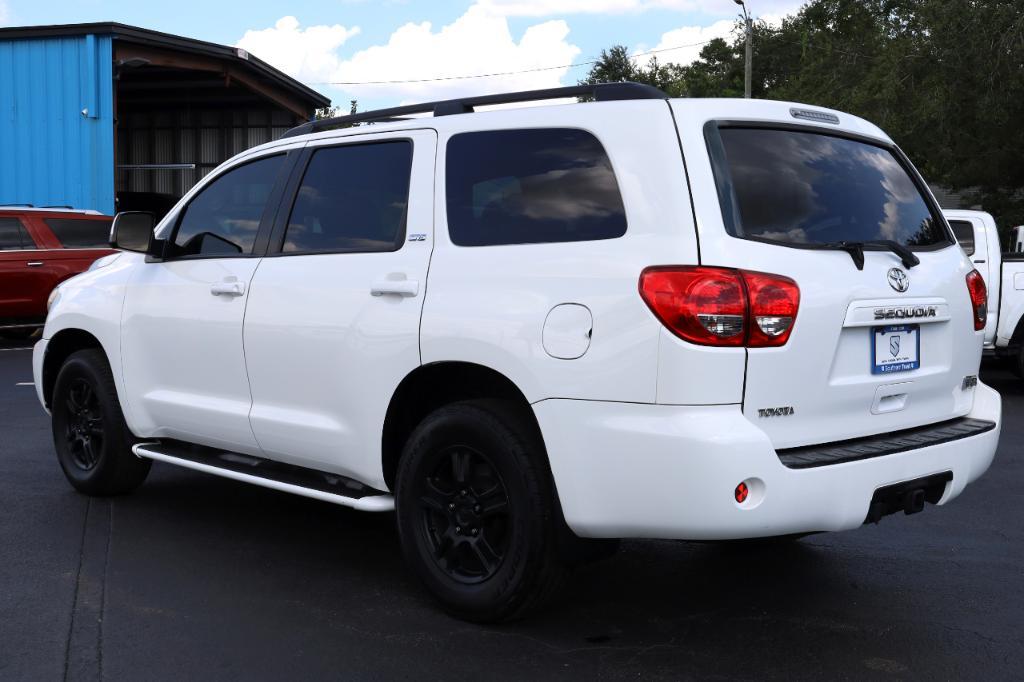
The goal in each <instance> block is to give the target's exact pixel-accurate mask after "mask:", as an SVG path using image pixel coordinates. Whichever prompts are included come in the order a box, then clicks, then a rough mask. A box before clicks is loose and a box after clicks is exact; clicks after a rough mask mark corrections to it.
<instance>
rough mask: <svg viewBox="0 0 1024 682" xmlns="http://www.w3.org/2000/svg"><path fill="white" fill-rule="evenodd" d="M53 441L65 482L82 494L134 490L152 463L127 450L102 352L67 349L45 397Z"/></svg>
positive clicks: (128, 440) (131, 439)
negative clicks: (48, 401) (48, 408)
mask: <svg viewBox="0 0 1024 682" xmlns="http://www.w3.org/2000/svg"><path fill="white" fill-rule="evenodd" d="M50 407H51V411H52V413H53V420H52V428H53V445H54V449H56V451H57V461H58V462H60V466H61V469H63V470H64V475H65V476H66V477H67V479H68V482H69V483H71V485H72V486H74V488H75V489H76V490H78V491H79V492H83V493H85V494H87V495H117V494H121V493H126V492H129V491H131V490H134V489H135V488H137V487H138V486H139V484H141V483H142V482H143V481H144V480H145V479H146V475H147V474H148V473H149V469H150V464H151V462H150V461H149V460H148V459H140V458H139V457H136V456H135V454H134V453H132V446H133V445H134V444H135V443H136V442H137V441H136V439H135V436H134V435H132V432H131V431H129V430H128V425H127V424H125V421H124V415H123V414H122V412H121V403H120V402H119V400H118V397H117V388H116V386H115V385H114V377H113V374H112V373H111V371H110V365H109V363H108V362H107V356H106V354H104V352H103V351H102V350H100V349H98V348H89V349H85V350H80V351H77V352H75V353H72V354H71V355H70V356H68V358H67V360H65V361H64V364H63V365H62V366H61V369H60V372H59V373H58V374H57V381H56V382H55V383H54V387H53V396H52V399H51V401H50Z"/></svg>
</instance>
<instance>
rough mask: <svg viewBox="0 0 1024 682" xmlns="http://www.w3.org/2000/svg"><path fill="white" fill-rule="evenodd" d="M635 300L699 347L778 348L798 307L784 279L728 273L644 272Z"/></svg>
mask: <svg viewBox="0 0 1024 682" xmlns="http://www.w3.org/2000/svg"><path fill="white" fill-rule="evenodd" d="M640 295H641V296H642V297H643V299H644V302H646V303H647V305H648V307H649V308H650V309H651V312H653V313H654V314H655V316H657V318H658V319H659V320H660V321H661V323H662V324H664V325H665V326H666V327H667V328H668V329H669V331H671V332H672V333H673V334H675V335H676V336H678V337H679V338H681V339H683V340H685V341H689V342H690V343H696V344H700V345H703V346H744V345H746V346H748V347H751V348H760V347H766V346H782V345H784V344H785V343H786V341H788V340H789V335H790V333H791V332H792V330H793V323H794V322H795V321H796V313H797V309H798V308H799V307H800V289H799V288H798V287H797V285H796V282H794V281H793V280H791V279H789V278H788V277H781V276H779V275H770V274H767V273H763V272H749V271H747V270H733V269H731V268H712V267H703V266H661V267H653V268H647V269H646V270H644V271H643V272H642V273H641V274H640Z"/></svg>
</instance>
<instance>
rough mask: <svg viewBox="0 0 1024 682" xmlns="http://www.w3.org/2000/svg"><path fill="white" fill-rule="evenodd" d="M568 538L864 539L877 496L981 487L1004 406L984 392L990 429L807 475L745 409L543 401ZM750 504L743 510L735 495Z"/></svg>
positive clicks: (976, 412) (978, 404)
mask: <svg viewBox="0 0 1024 682" xmlns="http://www.w3.org/2000/svg"><path fill="white" fill-rule="evenodd" d="M534 410H535V412H536V415H537V419H538V421H539V423H540V427H541V430H542V432H543V434H544V440H545V444H546V446H547V450H548V456H549V459H550V461H551V470H552V473H553V474H554V478H555V485H556V486H557V489H558V494H559V499H560V501H561V504H562V510H563V513H564V514H565V519H566V521H567V522H568V524H569V527H570V528H572V529H573V531H574V532H576V533H577V534H578V535H580V536H583V537H623V538H625V537H649V538H676V539H688V540H726V539H738V538H754V537H767V536H773V535H787V534H791V533H809V532H816V531H837V530H846V529H850V528H856V527H858V526H860V525H861V524H862V523H863V522H864V519H865V518H866V516H867V514H868V511H869V507H870V505H871V499H872V496H873V495H874V493H875V491H876V490H877V489H878V488H881V487H884V486H889V485H892V484H896V483H901V482H904V481H909V480H912V479H917V478H922V477H925V476H930V475H932V474H939V473H942V472H946V471H949V472H952V474H953V479H952V481H950V482H949V483H948V484H947V485H946V489H945V492H944V493H943V494H942V497H941V499H940V500H939V502H938V504H940V505H941V504H945V503H946V502H949V501H950V500H952V499H953V498H955V497H956V496H957V495H959V494H960V493H961V491H963V489H964V487H965V486H966V485H967V484H968V483H970V482H971V481H973V480H975V479H977V478H978V477H979V476H981V475H982V474H983V473H984V472H985V471H986V470H987V469H988V467H989V465H990V464H991V462H992V457H993V456H994V455H995V451H996V445H997V443H998V441H999V432H1000V422H1001V419H1000V411H1001V402H1000V397H999V394H998V393H997V392H996V391H994V390H993V389H991V388H989V387H988V386H985V385H984V384H980V383H979V384H978V386H977V388H976V389H975V399H974V408H973V409H972V410H971V412H970V414H969V415H967V416H968V417H971V418H973V419H981V420H987V421H992V422H995V424H996V426H995V428H994V429H991V430H989V431H986V432H984V433H981V434H979V435H977V436H972V437H968V438H963V439H960V440H955V441H952V442H948V443H942V444H939V445H934V446H930V447H923V448H919V449H916V450H909V451H906V452H900V453H897V454H891V455H885V456H882V457H875V458H872V459H864V460H860V461H854V462H846V463H842V464H834V465H829V466H820V467H815V468H808V469H790V468H787V467H785V466H783V464H782V463H781V462H780V461H779V457H778V456H777V454H776V452H775V450H774V449H773V448H772V446H771V443H770V442H769V440H768V438H767V436H766V435H765V434H764V433H763V432H762V431H761V430H760V429H758V428H757V427H756V426H755V425H754V424H752V423H751V422H750V421H749V420H747V419H746V417H744V416H743V414H742V413H741V412H740V408H739V406H738V405H713V406H694V407H686V406H670V405H638V404H630V403H609V402H595V401H579V400H545V401H542V402H540V403H537V404H536V405H534ZM741 481H746V482H749V488H750V496H749V497H748V498H747V500H746V501H745V502H744V503H743V504H738V503H737V502H736V501H735V499H734V496H733V491H734V490H735V488H736V486H737V484H738V483H740V482H741Z"/></svg>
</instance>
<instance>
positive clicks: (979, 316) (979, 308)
mask: <svg viewBox="0 0 1024 682" xmlns="http://www.w3.org/2000/svg"><path fill="white" fill-rule="evenodd" d="M967 291H968V293H970V295H971V312H972V313H973V315H974V331H981V330H982V329H984V328H985V318H986V317H988V288H987V287H986V286H985V280H984V279H982V278H981V273H980V272H978V271H977V270H971V271H970V272H968V273H967Z"/></svg>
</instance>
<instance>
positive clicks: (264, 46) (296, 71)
mask: <svg viewBox="0 0 1024 682" xmlns="http://www.w3.org/2000/svg"><path fill="white" fill-rule="evenodd" d="M0 2H2V0H0ZM358 33H359V27H358V26H356V27H353V28H351V29H349V28H345V27H344V26H342V25H341V24H334V25H333V26H310V27H309V28H306V29H302V28H299V20H298V19H296V18H295V17H292V16H287V17H282V18H281V19H278V21H277V23H276V24H274V27H273V28H266V29H263V30H259V31H252V30H250V31H246V32H245V35H244V36H242V39H241V40H239V41H238V43H237V46H238V47H241V48H242V49H244V50H247V51H248V52H249V53H250V54H252V55H254V56H256V57H259V58H260V59H262V60H263V61H265V62H267V63H269V64H272V65H274V66H275V67H277V68H278V69H281V70H282V71H284V72H285V73H287V74H288V75H290V76H294V77H295V78H298V79H299V80H303V81H309V82H316V81H324V80H328V79H329V78H331V77H332V76H333V75H334V72H335V71H337V69H338V66H339V65H340V63H341V60H340V59H339V57H338V48H339V47H341V46H342V45H343V44H344V43H345V41H347V40H348V39H349V38H351V37H352V36H355V35H357V34H358Z"/></svg>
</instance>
